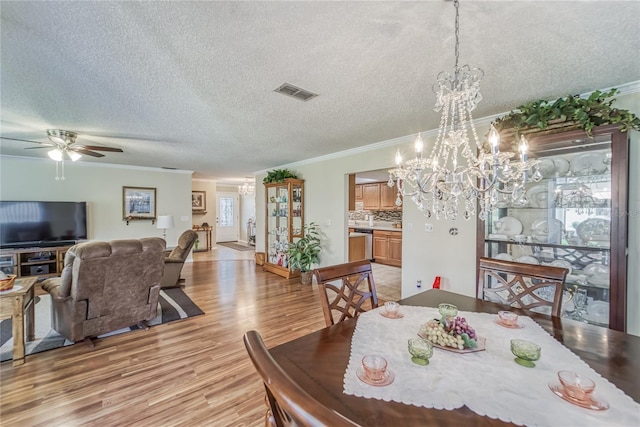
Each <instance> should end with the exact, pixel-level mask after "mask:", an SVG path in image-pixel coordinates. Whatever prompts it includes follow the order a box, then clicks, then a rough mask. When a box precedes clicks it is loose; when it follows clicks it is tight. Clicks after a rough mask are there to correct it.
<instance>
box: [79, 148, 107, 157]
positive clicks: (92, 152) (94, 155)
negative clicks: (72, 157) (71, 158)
mask: <svg viewBox="0 0 640 427" xmlns="http://www.w3.org/2000/svg"><path fill="white" fill-rule="evenodd" d="M73 151H75V152H77V153H80V154H86V155H87V156H93V157H104V154H102V153H96V152H95V151H89V150H86V149H84V148H76V149H75V150H73Z"/></svg>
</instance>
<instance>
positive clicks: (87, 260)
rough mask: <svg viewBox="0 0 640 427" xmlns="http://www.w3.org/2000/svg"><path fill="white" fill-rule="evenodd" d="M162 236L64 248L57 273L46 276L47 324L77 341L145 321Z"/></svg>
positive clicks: (156, 285)
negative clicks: (66, 250) (50, 310)
mask: <svg viewBox="0 0 640 427" xmlns="http://www.w3.org/2000/svg"><path fill="white" fill-rule="evenodd" d="M164 251H165V241H164V240H163V239H160V238H158V237H151V238H144V239H139V240H114V241H111V242H87V243H81V244H78V245H75V246H73V247H71V248H70V249H69V251H68V252H67V254H66V256H65V259H64V269H63V270H62V275H61V277H56V278H52V279H47V280H45V281H44V282H43V283H42V288H43V289H44V290H45V291H47V292H48V293H49V294H51V297H52V298H51V301H52V312H51V318H52V326H53V329H55V330H56V331H58V332H59V333H60V334H61V335H62V336H64V337H65V338H66V339H68V340H70V341H80V340H82V339H85V338H93V337H96V336H98V335H102V334H105V333H107V332H112V331H115V330H118V329H122V328H125V327H129V326H133V325H136V324H142V325H143V326H144V325H146V324H145V323H144V322H146V321H147V320H151V319H153V318H154V317H155V316H156V313H157V310H158V296H159V294H160V279H161V278H162V269H163V267H164Z"/></svg>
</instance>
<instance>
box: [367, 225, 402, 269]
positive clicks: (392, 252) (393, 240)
mask: <svg viewBox="0 0 640 427" xmlns="http://www.w3.org/2000/svg"><path fill="white" fill-rule="evenodd" d="M373 258H374V259H375V262H377V263H380V264H387V265H394V266H396V267H401V266H402V232H401V231H381V230H373Z"/></svg>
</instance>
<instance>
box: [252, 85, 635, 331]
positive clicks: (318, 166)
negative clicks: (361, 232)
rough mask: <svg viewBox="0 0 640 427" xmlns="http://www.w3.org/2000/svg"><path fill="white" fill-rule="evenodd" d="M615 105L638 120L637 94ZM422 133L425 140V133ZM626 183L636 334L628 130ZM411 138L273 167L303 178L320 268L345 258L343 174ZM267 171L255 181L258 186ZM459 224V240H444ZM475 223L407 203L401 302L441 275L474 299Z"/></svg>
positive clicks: (259, 244)
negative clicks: (432, 215)
mask: <svg viewBox="0 0 640 427" xmlns="http://www.w3.org/2000/svg"><path fill="white" fill-rule="evenodd" d="M617 99H618V101H617V104H616V105H618V106H620V107H621V108H624V109H628V110H630V111H632V112H634V113H635V114H636V115H640V93H632V94H627V95H624V96H618V97H617ZM488 123H489V120H478V124H476V126H477V127H478V134H479V135H484V134H485V133H486V131H487V129H488ZM425 134H426V136H425ZM630 138H631V154H630V179H629V211H630V213H631V215H630V217H629V260H628V266H629V267H628V279H627V284H628V285H627V286H628V289H629V291H628V304H627V306H628V313H627V319H628V320H627V322H628V325H627V328H628V331H629V332H630V333H633V334H635V335H640V311H639V310H638V307H639V306H640V224H639V223H640V172H639V171H638V169H639V168H640V147H639V144H640V133H639V132H636V131H632V132H630ZM423 139H424V140H425V147H427V149H428V148H429V147H430V146H431V145H432V144H433V142H434V139H435V134H434V132H433V131H431V132H427V133H423ZM413 140H414V136H413V135H410V136H407V137H403V138H398V139H396V140H393V141H383V142H381V143H378V144H373V145H369V146H367V147H366V148H365V149H361V150H349V151H345V152H342V153H336V154H334V155H332V156H325V157H320V158H317V159H311V160H308V161H305V162H299V163H294V164H289V165H282V166H278V168H289V169H291V170H294V171H296V172H297V173H298V174H299V175H300V178H302V179H304V180H305V200H304V202H305V223H307V224H308V223H309V222H311V221H315V222H317V223H318V224H320V225H321V228H322V231H323V232H324V239H323V251H322V253H321V259H320V265H322V266H325V265H332V264H337V263H342V262H346V260H347V254H348V251H347V240H348V239H347V198H348V195H347V194H346V193H347V185H346V182H347V181H346V179H347V178H346V175H347V174H349V173H353V172H360V171H367V170H374V169H383V168H387V167H391V166H392V164H393V159H394V154H395V150H396V148H397V147H400V148H401V150H403V151H404V152H406V153H410V152H411V149H412V144H413ZM265 175H266V172H264V173H262V174H260V175H259V176H257V182H260V181H261V180H262V178H264V176H265ZM256 204H257V206H259V207H261V208H258V209H257V221H258V230H260V231H263V230H264V221H265V212H264V208H263V207H264V206H265V205H264V191H258V192H257V196H256ZM426 222H429V223H432V224H433V225H434V231H433V232H432V233H426V232H425V231H424V224H425V223H426ZM452 226H456V227H457V228H458V235H457V236H451V235H449V228H450V227H452ZM264 237H265V236H264V233H263V232H258V233H257V236H256V250H257V251H264V250H265V249H264ZM475 248H476V222H475V218H473V219H471V220H469V221H465V220H463V219H460V220H458V221H455V222H453V221H443V220H439V221H436V220H435V219H430V220H427V218H425V217H424V216H423V215H422V213H420V212H419V211H418V210H417V208H416V207H415V205H413V204H412V202H410V201H407V203H406V205H405V208H404V210H403V243H402V254H403V264H402V297H408V296H411V295H413V294H416V293H418V292H420V290H421V289H418V288H417V287H416V281H417V280H422V290H424V289H428V288H430V287H431V284H432V282H433V278H434V276H442V278H443V283H442V287H443V288H444V289H446V290H451V291H453V292H457V293H461V294H464V295H469V296H475V289H476V285H475V277H476V273H475V256H476V254H475Z"/></svg>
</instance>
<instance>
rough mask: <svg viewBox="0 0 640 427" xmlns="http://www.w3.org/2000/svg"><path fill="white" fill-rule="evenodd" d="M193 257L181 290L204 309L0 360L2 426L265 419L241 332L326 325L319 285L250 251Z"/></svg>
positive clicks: (291, 334)
mask: <svg viewBox="0 0 640 427" xmlns="http://www.w3.org/2000/svg"><path fill="white" fill-rule="evenodd" d="M194 261H195V262H193V263H188V264H185V267H184V269H183V276H184V277H185V279H186V286H185V287H184V290H185V292H186V293H187V295H189V296H190V297H191V299H193V301H194V302H195V303H196V304H197V305H198V306H199V307H200V308H201V309H202V310H203V311H204V312H205V313H206V314H205V315H203V316H198V317H194V318H190V319H185V320H182V321H177V322H173V323H168V324H164V325H158V326H154V327H152V328H151V329H150V330H148V331H143V330H140V331H133V332H130V333H125V334H122V335H117V336H113V337H108V338H104V339H101V340H97V342H96V347H95V349H94V350H93V351H91V350H90V349H89V348H88V347H87V346H85V345H84V344H82V343H80V344H76V345H73V346H70V347H64V348H60V349H56V350H51V351H47V352H44V353H40V354H36V355H32V356H28V357H27V359H26V363H25V364H24V365H22V366H18V367H13V366H12V364H11V362H4V363H2V364H1V365H0V380H1V384H0V425H2V426H3V427H10V426H21V427H24V426H78V425H89V426H115V425H118V426H129V425H135V426H201V425H207V426H262V425H264V424H263V423H264V412H265V408H266V407H265V406H264V391H263V390H264V389H263V386H262V383H261V381H260V379H259V377H258V374H257V373H256V372H255V370H254V368H253V366H252V365H251V362H250V361H249V358H248V357H247V355H246V351H245V349H244V345H243V343H242V335H243V334H244V332H245V331H248V330H250V329H256V330H258V331H259V332H260V333H261V334H262V336H263V338H264V340H265V343H266V345H267V346H268V347H272V346H275V345H278V344H281V343H284V342H286V341H289V340H292V339H294V338H296V337H299V336H302V335H305V334H307V333H310V332H312V331H316V330H318V329H321V328H323V327H324V320H323V316H322V309H321V306H320V300H319V299H318V298H319V294H318V290H317V287H316V286H302V285H301V284H299V282H298V280H297V279H294V280H291V281H288V280H284V279H282V278H280V277H279V276H276V275H274V274H271V273H264V272H263V271H262V268H261V267H257V266H256V265H255V262H254V255H253V252H249V251H248V252H239V251H234V250H232V249H228V248H224V247H220V246H219V247H217V248H216V249H215V250H213V251H211V252H204V253H198V254H195V257H194ZM374 274H376V273H375V272H374ZM374 277H375V276H374ZM382 286H383V287H384V285H382ZM396 287H399V284H397V285H396ZM379 293H380V291H379ZM394 299H397V298H394ZM381 300H382V296H381Z"/></svg>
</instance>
